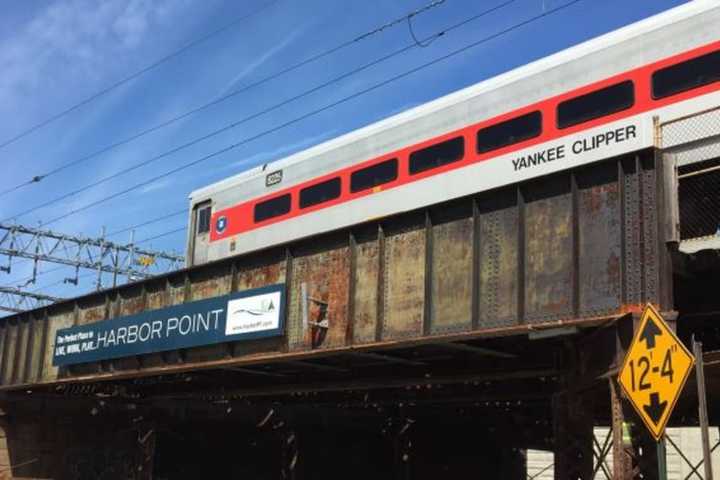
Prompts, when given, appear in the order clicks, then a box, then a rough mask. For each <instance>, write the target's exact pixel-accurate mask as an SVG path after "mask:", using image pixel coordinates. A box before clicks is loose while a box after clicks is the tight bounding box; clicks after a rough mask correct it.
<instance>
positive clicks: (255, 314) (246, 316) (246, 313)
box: [225, 292, 281, 335]
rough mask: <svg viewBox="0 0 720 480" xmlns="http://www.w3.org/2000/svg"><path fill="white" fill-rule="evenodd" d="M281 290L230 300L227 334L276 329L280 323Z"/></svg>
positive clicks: (226, 325) (226, 324) (226, 326)
mask: <svg viewBox="0 0 720 480" xmlns="http://www.w3.org/2000/svg"><path fill="white" fill-rule="evenodd" d="M280 302H281V298H280V292H273V293H268V294H265V295H256V296H253V297H246V298H238V299H237V300H230V301H229V302H228V306H227V311H228V317H227V322H226V323H225V335H238V334H241V333H250V332H258V331H264V330H268V329H276V328H278V327H279V324H280V316H279V315H278V313H279V308H278V306H279V305H280Z"/></svg>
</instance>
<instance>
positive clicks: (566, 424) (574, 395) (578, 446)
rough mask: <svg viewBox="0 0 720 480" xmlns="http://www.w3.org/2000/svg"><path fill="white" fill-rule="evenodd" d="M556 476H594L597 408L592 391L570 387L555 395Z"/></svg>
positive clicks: (572, 479)
mask: <svg viewBox="0 0 720 480" xmlns="http://www.w3.org/2000/svg"><path fill="white" fill-rule="evenodd" d="M553 417H554V423H555V478H556V479H557V480H592V475H593V411H592V399H591V398H590V396H589V395H583V394H582V392H579V391H577V390H573V389H569V390H567V391H565V392H562V393H559V394H557V395H556V396H555V398H554V399H553Z"/></svg>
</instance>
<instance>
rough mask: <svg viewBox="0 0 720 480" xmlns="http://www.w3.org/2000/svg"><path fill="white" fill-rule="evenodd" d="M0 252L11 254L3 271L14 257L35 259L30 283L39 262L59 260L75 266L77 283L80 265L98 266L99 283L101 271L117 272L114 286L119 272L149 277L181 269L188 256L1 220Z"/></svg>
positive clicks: (7, 270)
mask: <svg viewBox="0 0 720 480" xmlns="http://www.w3.org/2000/svg"><path fill="white" fill-rule="evenodd" d="M0 255H4V256H6V257H8V258H7V263H6V264H5V265H0V271H1V272H5V273H10V272H11V271H12V267H13V259H16V258H20V259H27V260H30V261H32V262H33V275H32V277H31V279H30V281H29V282H28V283H35V278H36V276H37V266H38V264H39V263H40V262H46V263H56V264H61V265H67V266H71V267H75V269H76V275H75V279H69V283H76V280H77V271H78V270H79V269H87V270H94V271H96V272H97V273H98V287H100V286H101V284H100V283H101V282H100V279H101V275H102V274H103V273H108V274H112V275H113V282H112V284H113V286H115V285H117V283H118V276H124V277H126V278H127V279H128V280H138V279H143V278H149V277H152V276H155V275H157V274H159V273H165V272H170V271H173V270H177V269H179V268H181V267H182V266H183V265H184V262H185V259H184V258H183V257H182V256H180V255H176V254H172V253H166V252H160V251H154V250H148V249H141V248H138V247H137V246H136V245H135V244H134V243H133V241H132V240H131V241H130V243H128V244H119V243H115V242H111V241H108V240H106V239H105V238H104V235H103V236H102V237H100V238H91V237H83V236H77V235H68V234H64V233H58V232H54V231H52V230H41V229H39V228H32V227H26V226H23V225H8V224H0Z"/></svg>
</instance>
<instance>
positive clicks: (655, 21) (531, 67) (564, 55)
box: [189, 0, 720, 199]
mask: <svg viewBox="0 0 720 480" xmlns="http://www.w3.org/2000/svg"><path fill="white" fill-rule="evenodd" d="M714 8H720V3H718V2H717V0H695V1H694V2H690V3H687V4H683V5H680V6H677V7H674V8H672V9H669V10H667V11H664V12H661V13H659V14H656V15H653V16H651V17H648V18H646V19H643V20H640V21H638V22H635V23H632V24H629V25H626V26H625V27H622V28H619V29H617V30H613V31H611V32H608V33H606V34H603V35H601V36H599V37H595V38H592V39H590V40H587V41H585V42H582V43H579V44H577V45H574V46H572V47H568V48H566V49H564V50H561V51H559V52H557V53H554V54H552V55H548V56H546V57H543V58H541V59H538V60H535V61H533V62H531V63H528V64H525V65H522V66H520V67H517V68H514V69H512V70H509V71H507V72H505V73H502V74H500V75H496V76H494V77H491V78H488V79H486V80H483V81H480V82H478V83H475V84H473V85H470V86H468V87H465V88H463V89H460V90H457V91H455V92H452V93H449V94H447V95H444V96H442V97H439V98H437V99H435V100H431V101H429V102H426V103H423V104H422V105H419V106H417V107H414V108H411V109H408V110H406V111H404V112H401V113H398V114H396V115H393V116H390V117H387V118H385V119H383V120H379V121H377V122H374V123H371V124H369V125H367V126H365V127H361V128H359V129H356V130H353V131H351V132H348V133H346V134H343V135H340V136H338V137H335V138H333V139H331V140H328V141H326V142H323V143H320V144H318V145H315V146H313V147H310V148H308V149H305V150H302V151H300V152H297V153H294V154H292V155H289V156H287V157H284V158H281V159H278V160H273V161H272V162H269V163H265V164H262V165H258V166H255V167H252V168H250V169H248V170H245V171H243V172H240V173H238V174H236V175H233V176H231V177H228V178H226V179H223V180H220V181H219V182H216V183H213V184H211V185H208V186H205V187H202V188H199V189H197V190H194V191H193V192H192V193H191V194H190V197H189V198H190V199H193V198H197V197H201V198H208V197H211V196H212V194H214V193H215V192H218V191H222V190H225V189H227V188H229V187H231V186H234V185H237V184H240V183H243V181H246V180H248V179H250V178H254V177H256V176H258V175H264V174H266V173H269V172H273V171H276V170H280V169H283V168H287V167H288V166H290V165H293V164H295V163H298V162H302V161H304V160H307V159H308V158H311V157H313V156H316V155H319V154H322V153H326V152H328V151H330V150H333V149H336V148H339V147H341V146H344V145H346V144H349V143H352V142H353V141H356V140H358V139H362V138H365V137H368V136H371V135H373V134H374V133H376V132H379V131H382V130H385V129H387V128H390V127H394V126H397V125H401V124H403V123H407V122H409V121H412V120H414V119H416V118H419V117H423V116H425V115H428V114H430V113H432V112H435V111H438V110H441V109H443V108H446V107H448V106H450V105H455V104H458V103H462V102H463V101H464V100H466V99H468V98H471V97H475V96H477V95H479V94H482V93H486V92H489V91H492V90H495V89H497V88H501V87H503V86H505V85H507V84H510V83H513V82H515V81H517V80H519V79H521V78H523V77H529V76H532V75H536V74H539V73H542V72H543V71H546V70H550V69H552V68H554V67H557V66H559V65H562V64H564V63H567V62H569V61H571V60H573V59H576V58H581V57H583V56H585V55H588V54H591V53H593V52H596V51H599V50H603V49H605V48H609V47H612V46H614V45H617V44H619V43H621V42H624V41H626V40H628V39H631V38H635V37H638V36H640V35H643V34H645V33H647V32H649V31H653V30H657V29H659V28H662V27H664V26H667V25H671V24H673V23H676V22H679V21H682V20H685V19H687V18H690V17H693V16H696V15H700V14H702V13H704V12H706V11H708V10H712V9H714Z"/></svg>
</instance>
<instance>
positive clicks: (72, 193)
mask: <svg viewBox="0 0 720 480" xmlns="http://www.w3.org/2000/svg"><path fill="white" fill-rule="evenodd" d="M514 1H515V0H507V1H505V2H504V3H501V4H499V5H497V6H495V7H492V8H490V9H488V10H485V11H483V12H480V13H478V14H475V15H473V16H472V17H469V18H467V19H465V20H463V21H462V22H459V23H456V24H454V25H452V26H450V27H447V28H445V29H443V30H441V31H440V32H438V33H435V34H433V35H430V36H428V37H426V38H425V39H423V41H425V42H427V41H433V40H435V39H437V38H440V37H442V36H443V35H446V34H447V33H449V32H452V31H454V30H456V29H458V28H461V27H463V26H465V25H467V24H468V23H470V22H473V21H476V20H478V19H480V18H482V17H484V16H486V15H489V14H491V13H493V12H495V11H497V10H500V9H501V8H504V7H505V6H507V5H509V4H511V3H513V2H514ZM417 46H418V43H417V42H415V41H413V42H412V43H409V44H407V45H406V46H404V47H402V48H400V49H398V50H395V51H394V52H391V53H389V54H387V55H384V56H382V57H380V58H377V59H375V60H373V61H371V62H369V63H366V64H364V65H361V66H360V67H357V68H355V69H353V70H350V71H348V72H345V73H343V74H341V75H339V76H337V77H334V78H332V79H330V80H328V81H325V82H323V83H321V84H319V85H316V86H315V87H313V88H311V89H309V90H305V91H304V92H302V93H299V94H297V95H295V96H293V97H290V98H288V99H286V100H283V101H282V102H279V103H276V104H274V105H272V106H270V107H267V108H265V109H263V110H261V111H259V112H255V113H253V114H251V115H248V116H246V117H244V118H241V119H239V120H237V121H235V122H233V123H230V124H228V125H225V126H223V127H221V128H219V129H217V130H213V131H212V132H209V133H207V134H205V135H202V136H200V137H196V138H194V139H193V140H190V141H188V142H185V143H184V144H181V145H179V146H177V147H175V148H172V149H170V150H167V151H165V152H163V153H160V154H159V155H156V156H154V157H151V158H149V159H147V160H143V161H140V162H138V163H135V164H134V165H131V166H129V167H126V168H123V169H122V170H119V171H117V172H115V173H112V174H110V175H107V176H105V177H102V178H100V179H98V180H95V181H94V182H91V183H89V184H87V185H84V186H82V187H80V188H77V189H75V190H72V191H70V192H68V193H65V194H63V195H61V196H59V197H55V198H53V199H52V200H48V201H46V202H44V203H41V204H38V205H35V206H33V207H31V208H29V209H27V210H24V211H22V212H20V213H18V214H16V215H13V216H10V217H7V218H6V219H4V220H3V221H4V222H7V221H9V220H10V219H17V218H20V217H23V216H25V215H28V214H30V213H33V212H35V211H37V210H40V209H42V208H45V207H48V206H51V205H55V204H57V202H60V201H62V200H65V199H67V198H70V197H73V196H75V195H79V194H80V193H83V192H85V191H87V190H90V189H92V188H95V187H97V186H99V185H102V184H103V183H106V182H109V181H110V180H113V179H115V178H118V177H120V176H122V175H124V174H126V173H129V172H132V171H134V170H137V169H139V168H141V167H144V166H146V165H149V164H151V163H153V162H156V161H158V160H161V159H163V158H166V157H168V156H170V155H173V154H175V153H178V152H180V151H182V150H185V149H187V148H190V147H192V146H194V145H197V144H198V143H201V142H203V141H205V140H208V139H210V138H212V137H215V136H217V135H220V134H221V133H223V132H226V131H229V130H231V129H233V128H236V127H238V126H239V125H242V124H243V123H247V122H249V121H251V120H254V119H256V118H259V117H261V116H263V115H266V114H268V113H271V112H273V111H275V110H278V109H280V108H282V107H284V106H286V105H288V104H290V103H292V102H295V101H297V100H300V99H302V98H304V97H307V96H309V95H312V94H313V93H316V92H318V91H320V90H322V89H324V88H327V87H329V86H331V85H333V84H335V83H338V82H340V81H342V80H344V79H346V78H349V77H351V76H352V75H356V74H358V73H360V72H362V71H364V70H367V69H369V68H372V67H374V66H376V65H379V64H380V63H382V62H385V61H387V60H389V59H391V58H393V57H396V56H398V55H401V54H403V53H405V52H407V51H409V50H412V49H413V48H416V47H417ZM156 179H157V178H156ZM47 223H50V222H45V223H44V225H46V224H47Z"/></svg>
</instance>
